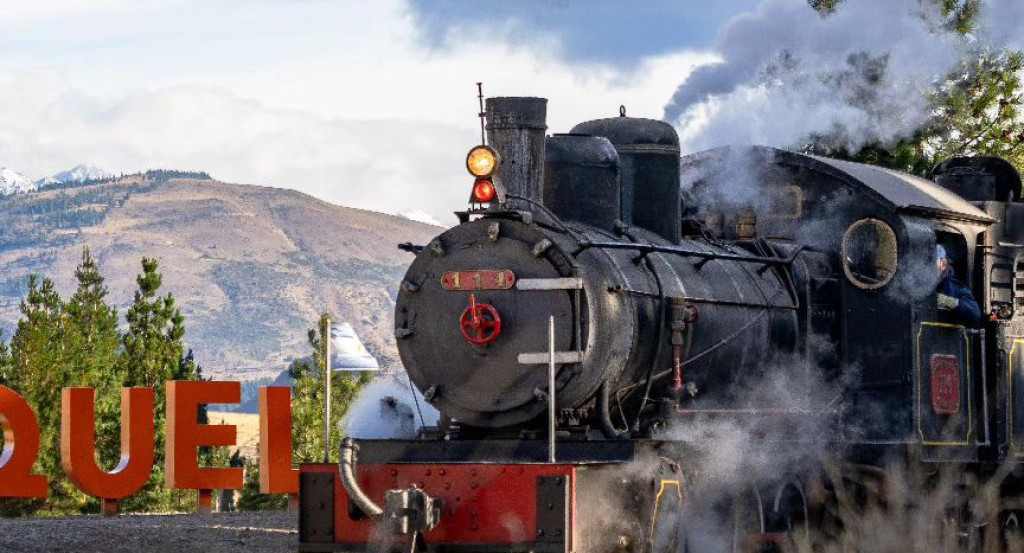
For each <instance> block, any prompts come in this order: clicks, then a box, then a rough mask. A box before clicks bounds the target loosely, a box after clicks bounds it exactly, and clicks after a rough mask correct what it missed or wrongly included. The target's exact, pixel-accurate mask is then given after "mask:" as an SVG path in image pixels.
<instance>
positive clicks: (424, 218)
mask: <svg viewBox="0 0 1024 553" xmlns="http://www.w3.org/2000/svg"><path fill="white" fill-rule="evenodd" d="M397 215H398V216H399V217H401V218H403V219H408V220H410V221H416V222H418V223H426V224H428V225H434V226H435V227H446V226H448V225H446V224H444V223H442V222H441V221H439V220H437V217H434V216H433V215H431V214H429V213H427V212H426V211H423V210H422V209H411V210H409V211H400V212H398V213H397Z"/></svg>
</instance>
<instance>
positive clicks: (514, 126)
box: [486, 98, 548, 202]
mask: <svg viewBox="0 0 1024 553" xmlns="http://www.w3.org/2000/svg"><path fill="white" fill-rule="evenodd" d="M547 104H548V101H547V99H546V98H488V99H487V110H486V112H487V141H488V143H489V145H490V146H491V147H492V148H494V149H495V150H496V151H497V152H498V155H499V156H501V163H499V164H498V172H497V175H498V179H499V180H501V182H502V184H504V185H505V189H506V190H508V192H509V194H515V195H517V196H524V197H526V198H529V199H531V200H533V201H535V202H543V201H544V179H543V171H544V131H545V130H547V128H548V127H547V125H546V124H545V120H546V118H547Z"/></svg>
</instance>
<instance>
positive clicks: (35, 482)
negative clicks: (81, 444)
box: [0, 385, 48, 498]
mask: <svg viewBox="0 0 1024 553" xmlns="http://www.w3.org/2000/svg"><path fill="white" fill-rule="evenodd" d="M0 428H2V429H3V432H4V449H3V453H0V497H39V498H42V497H46V494H47V491H48V490H47V480H46V477H45V476H41V475H38V474H32V465H33V464H35V462H36V457H38V456H39V423H38V422H36V415H35V413H33V412H32V408H31V407H29V405H28V403H27V402H26V401H25V399H24V398H22V397H21V396H19V395H18V394H16V393H14V390H12V389H10V388H8V387H6V386H2V385H0Z"/></svg>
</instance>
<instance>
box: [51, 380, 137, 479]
mask: <svg viewBox="0 0 1024 553" xmlns="http://www.w3.org/2000/svg"><path fill="white" fill-rule="evenodd" d="M95 395H96V393H95V391H94V390H93V389H92V388H64V390H63V392H62V396H61V398H62V402H61V403H62V408H61V421H60V430H61V432H60V454H61V464H62V465H63V466H64V472H66V473H67V475H68V477H69V478H70V479H71V481H72V482H74V483H75V485H76V486H78V488H79V489H80V490H82V491H83V492H85V493H87V494H89V495H91V496H94V497H99V498H101V499H122V498H125V497H128V496H130V495H132V494H134V493H136V492H138V491H139V490H140V489H142V487H143V486H145V485H146V481H147V480H149V475H150V474H151V473H152V472H153V401H154V400H153V389H152V388H123V389H122V390H121V461H120V462H119V463H118V465H117V467H116V468H115V469H114V470H112V471H110V472H106V471H104V470H103V469H101V468H100V467H99V466H98V465H97V464H96V454H95V442H96V408H95V404H94V399H95Z"/></svg>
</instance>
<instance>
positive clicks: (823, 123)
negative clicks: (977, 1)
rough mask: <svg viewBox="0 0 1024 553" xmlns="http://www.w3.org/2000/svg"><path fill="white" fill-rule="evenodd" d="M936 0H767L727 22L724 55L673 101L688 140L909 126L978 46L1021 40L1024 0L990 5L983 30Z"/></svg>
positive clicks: (922, 117) (702, 143) (869, 133)
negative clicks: (961, 28) (819, 6)
mask: <svg viewBox="0 0 1024 553" xmlns="http://www.w3.org/2000/svg"><path fill="white" fill-rule="evenodd" d="M936 4H937V2H928V1H923V2H922V1H920V0H856V1H853V0H850V1H846V2H841V3H840V4H839V6H838V8H837V9H836V11H835V12H834V13H832V14H830V15H827V16H822V15H821V14H819V13H818V12H816V11H815V10H813V9H811V8H810V7H809V6H808V5H807V2H805V1H804V0H765V1H764V2H762V3H761V4H760V5H759V6H758V7H757V9H756V10H754V11H753V12H750V13H745V14H742V15H740V16H737V17H735V18H734V19H733V20H731V21H730V22H729V23H728V24H727V25H726V26H725V27H724V28H723V29H722V31H721V32H720V34H719V37H718V41H717V44H716V48H715V49H716V51H717V52H718V54H719V55H720V56H721V58H722V62H721V63H718V64H713V65H706V66H703V67H701V68H699V69H698V70H696V71H695V72H694V73H693V74H692V75H690V77H689V78H688V79H687V80H686V81H685V82H683V83H682V84H681V85H680V86H679V88H678V89H677V90H676V92H675V94H673V96H672V98H671V100H670V101H669V103H668V105H667V106H666V107H665V115H664V117H665V119H666V120H667V121H670V122H672V123H673V124H675V125H676V126H677V127H678V128H679V131H680V139H681V140H682V142H683V151H684V152H686V151H697V150H701V149H706V148H710V147H716V146H722V145H726V144H737V143H739V144H764V145H770V146H780V147H796V146H800V144H801V142H802V141H804V140H806V139H807V138H808V137H810V136H813V135H825V136H828V137H830V138H832V139H833V140H834V141H835V142H836V145H837V146H844V147H847V148H851V149H852V148H856V147H858V146H862V145H865V144H868V143H871V142H875V141H880V142H882V143H889V142H892V141H894V140H898V139H900V138H905V137H908V136H910V135H911V134H912V133H913V132H914V131H915V130H917V129H918V128H920V127H921V126H922V125H923V124H924V122H925V121H926V119H927V118H928V116H929V115H930V113H929V106H928V101H927V97H926V92H927V91H928V90H929V89H930V88H931V87H932V85H933V84H934V83H935V82H936V81H937V80H939V79H941V78H943V77H944V76H945V75H947V74H948V72H949V71H950V70H951V69H952V68H953V67H954V66H955V64H956V63H957V62H958V61H959V60H961V59H962V57H963V55H964V54H965V53H966V52H968V51H969V50H970V49H973V48H981V47H987V46H992V47H1006V46H1009V47H1013V46H1016V45H1017V44H1018V43H1019V41H1020V40H1021V36H1020V30H1021V29H1022V28H1024V6H1022V5H1021V3H1020V2H1017V1H1012V0H996V1H993V2H988V3H987V4H985V5H984V7H983V9H982V11H981V14H980V16H979V17H980V20H979V26H978V28H977V31H976V32H974V33H973V34H972V35H970V36H966V37H965V36H962V35H959V34H957V33H955V32H951V31H948V30H946V29H945V27H944V23H945V18H944V17H943V16H942V15H941V13H939V10H938V8H937V6H936Z"/></svg>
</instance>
